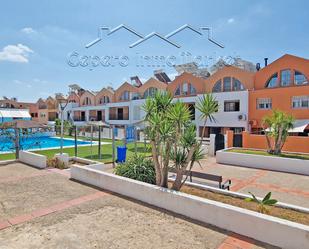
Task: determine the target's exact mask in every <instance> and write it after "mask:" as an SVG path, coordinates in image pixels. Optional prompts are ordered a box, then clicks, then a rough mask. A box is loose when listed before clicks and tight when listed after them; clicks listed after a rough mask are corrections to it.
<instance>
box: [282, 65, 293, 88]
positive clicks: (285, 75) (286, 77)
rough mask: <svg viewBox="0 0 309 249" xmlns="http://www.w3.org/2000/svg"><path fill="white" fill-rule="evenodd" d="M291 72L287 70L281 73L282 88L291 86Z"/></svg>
mask: <svg viewBox="0 0 309 249" xmlns="http://www.w3.org/2000/svg"><path fill="white" fill-rule="evenodd" d="M291 76H292V74H291V70H290V69H286V70H282V71H281V72H280V85H281V86H289V85H290V84H291Z"/></svg>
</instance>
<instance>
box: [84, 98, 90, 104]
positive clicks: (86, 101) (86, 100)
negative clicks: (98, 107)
mask: <svg viewBox="0 0 309 249" xmlns="http://www.w3.org/2000/svg"><path fill="white" fill-rule="evenodd" d="M83 105H91V99H90V98H89V97H86V98H85V99H84V102H83Z"/></svg>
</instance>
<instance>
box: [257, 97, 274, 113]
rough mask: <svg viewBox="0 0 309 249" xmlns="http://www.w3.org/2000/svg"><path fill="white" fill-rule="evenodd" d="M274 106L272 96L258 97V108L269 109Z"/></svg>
mask: <svg viewBox="0 0 309 249" xmlns="http://www.w3.org/2000/svg"><path fill="white" fill-rule="evenodd" d="M271 108H272V103H271V99H270V98H263V99H257V103H256V109H262V110H263V109H264V110H269V109H271Z"/></svg>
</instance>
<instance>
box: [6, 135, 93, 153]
mask: <svg viewBox="0 0 309 249" xmlns="http://www.w3.org/2000/svg"><path fill="white" fill-rule="evenodd" d="M87 144H89V145H90V144H91V142H87V141H80V140H78V141H77V145H87ZM74 145H75V142H74V140H71V139H65V138H64V139H63V147H68V146H74ZM20 146H21V149H23V150H33V149H48V148H54V147H56V148H59V147H60V139H59V138H55V137H27V138H24V139H21V141H20ZM14 147H15V146H14V144H13V143H12V142H11V141H9V140H7V139H3V140H2V141H0V153H1V152H10V151H13V150H14Z"/></svg>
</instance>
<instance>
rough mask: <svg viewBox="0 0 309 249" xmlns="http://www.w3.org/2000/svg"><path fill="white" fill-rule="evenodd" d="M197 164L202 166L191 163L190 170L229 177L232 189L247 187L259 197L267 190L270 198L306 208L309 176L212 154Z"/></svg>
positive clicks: (241, 190)
mask: <svg viewBox="0 0 309 249" xmlns="http://www.w3.org/2000/svg"><path fill="white" fill-rule="evenodd" d="M201 164H202V167H200V166H199V165H195V166H194V170H195V171H201V172H205V173H210V174H216V175H222V176H223V177H224V179H231V180H232V188H231V190H232V191H237V192H241V193H245V194H248V192H249V191H250V192H252V193H254V194H256V195H257V196H259V197H264V196H265V195H266V194H267V193H268V192H269V191H271V192H272V195H273V198H275V199H277V200H279V201H281V202H285V203H290V204H294V205H299V206H303V207H306V208H309V176H303V175H296V174H289V173H282V172H274V171H267V170H259V169H251V168H244V167H237V166H233V165H224V164H218V163H216V159H215V158H214V157H210V158H207V159H205V160H202V162H201ZM208 184H210V185H213V184H214V183H211V182H208Z"/></svg>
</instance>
